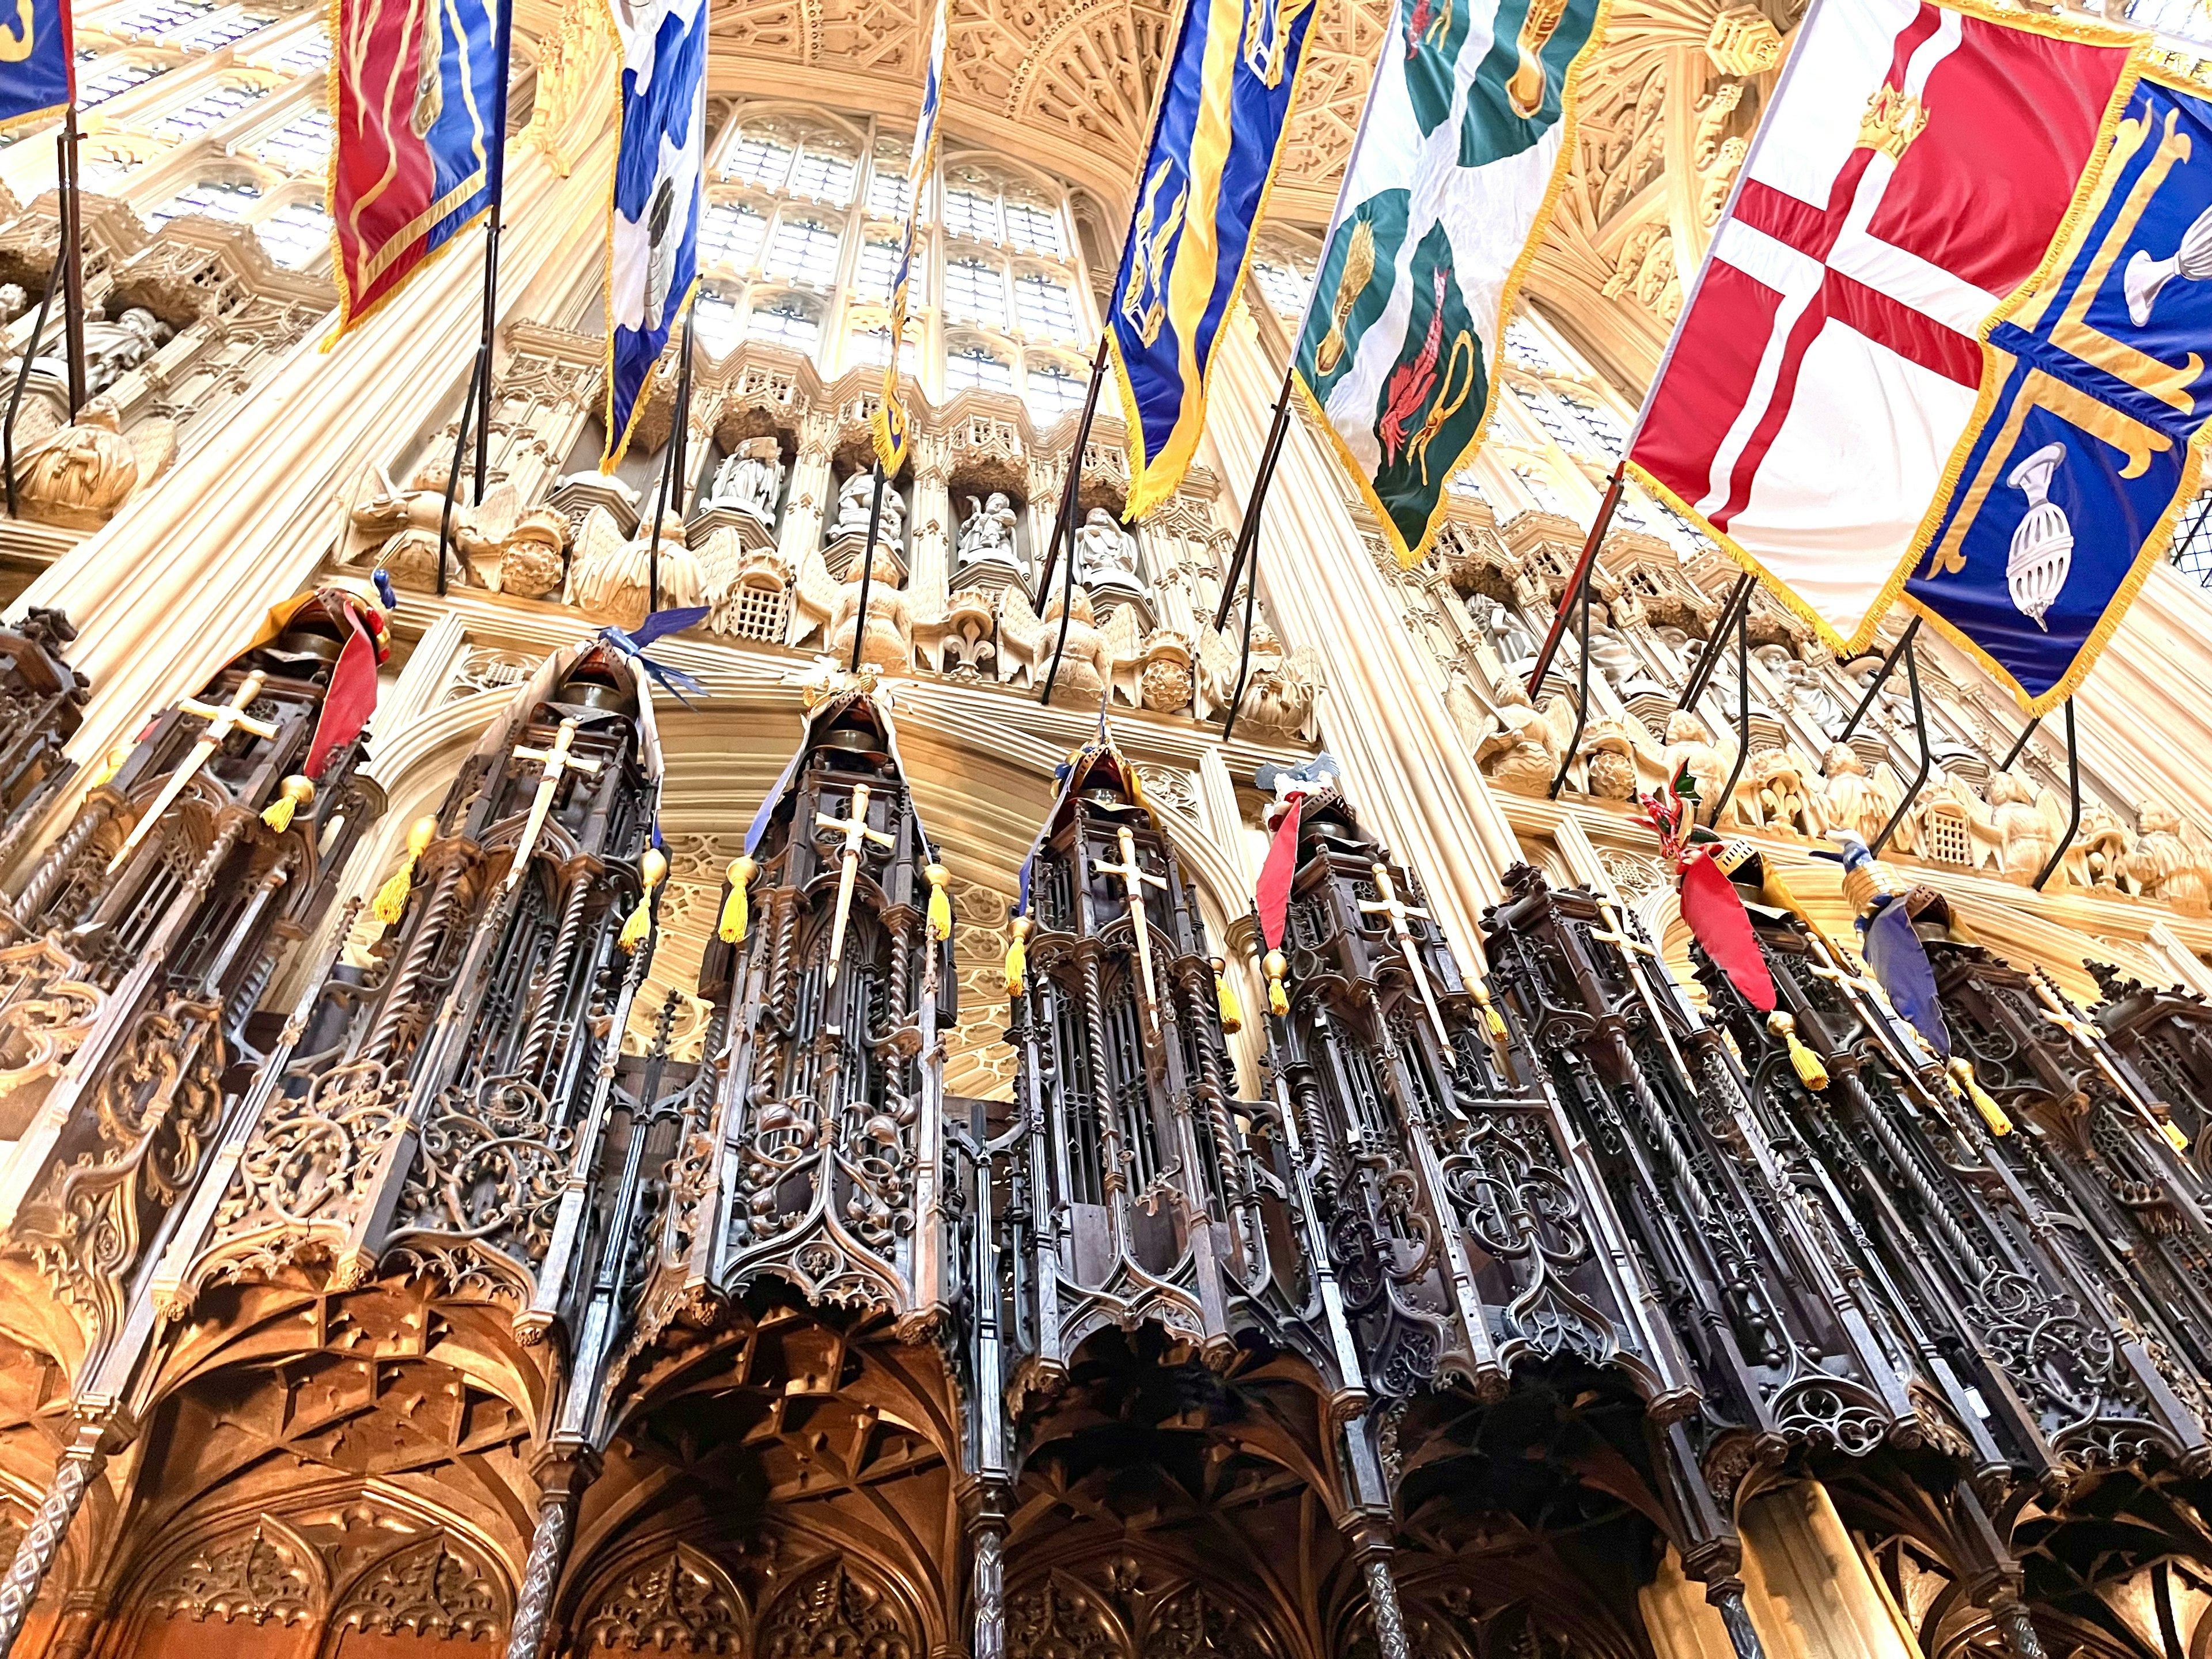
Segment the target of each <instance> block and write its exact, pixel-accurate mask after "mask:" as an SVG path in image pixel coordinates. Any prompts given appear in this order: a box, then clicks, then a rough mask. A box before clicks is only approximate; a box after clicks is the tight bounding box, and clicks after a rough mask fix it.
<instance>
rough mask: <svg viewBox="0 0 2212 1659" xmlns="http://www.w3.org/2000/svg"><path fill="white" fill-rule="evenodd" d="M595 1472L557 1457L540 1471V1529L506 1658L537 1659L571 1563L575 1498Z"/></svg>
mask: <svg viewBox="0 0 2212 1659" xmlns="http://www.w3.org/2000/svg"><path fill="white" fill-rule="evenodd" d="M596 1472H597V1471H596V1468H594V1466H593V1465H592V1462H590V1461H589V1460H587V1459H586V1458H583V1457H580V1456H575V1455H550V1456H548V1457H547V1458H545V1459H544V1461H543V1462H541V1463H540V1464H539V1466H538V1525H537V1528H536V1529H535V1530H534V1531H532V1534H530V1559H529V1560H528V1562H527V1563H526V1565H524V1567H523V1571H522V1591H521V1594H520V1595H517V1596H516V1597H515V1601H514V1626H513V1629H512V1630H510V1631H509V1632H507V1659H538V1650H540V1649H541V1648H543V1647H544V1645H545V1632H546V1627H547V1626H548V1625H549V1624H550V1622H551V1621H552V1617H553V1597H554V1593H555V1592H556V1590H558V1589H560V1587H561V1570H562V1567H563V1566H564V1565H567V1563H568V1535H569V1532H570V1529H571V1528H572V1526H573V1524H574V1520H575V1510H576V1499H577V1497H578V1495H579V1494H580V1493H581V1492H582V1491H583V1489H584V1486H585V1484H586V1482H587V1481H589V1480H590V1479H591V1478H592V1474H595V1473H596Z"/></svg>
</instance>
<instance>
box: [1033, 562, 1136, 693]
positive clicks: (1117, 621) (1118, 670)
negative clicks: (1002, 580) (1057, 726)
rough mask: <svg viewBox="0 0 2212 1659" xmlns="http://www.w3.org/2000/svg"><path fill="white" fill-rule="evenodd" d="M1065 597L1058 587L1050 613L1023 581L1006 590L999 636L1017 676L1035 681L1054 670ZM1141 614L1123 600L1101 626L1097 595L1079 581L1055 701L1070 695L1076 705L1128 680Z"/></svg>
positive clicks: (1069, 615) (1048, 603)
mask: <svg viewBox="0 0 2212 1659" xmlns="http://www.w3.org/2000/svg"><path fill="white" fill-rule="evenodd" d="M999 640H1000V644H1001V646H1002V647H1004V649H1005V652H1006V660H1007V662H1008V664H1009V665H1011V666H1012V667H1013V669H1014V670H1015V674H1016V677H1017V678H1019V679H1022V680H1024V681H1026V683H1027V684H1031V685H1038V684H1042V683H1043V681H1044V677H1045V676H1046V675H1047V674H1048V673H1050V672H1051V671H1052V655H1053V653H1054V650H1055V649H1058V648H1059V645H1060V594H1059V592H1057V591H1055V592H1054V593H1053V595H1052V597H1051V598H1050V599H1048V600H1046V601H1045V607H1044V615H1043V616H1042V617H1039V616H1037V615H1036V612H1035V611H1031V610H1030V598H1029V593H1028V591H1027V590H1026V589H1024V587H1023V586H1021V584H1020V583H1018V582H1017V583H1015V584H1014V585H1013V586H1011V587H1009V588H1007V589H1006V597H1005V598H1004V599H1002V600H1001V601H1000V606H999ZM1139 654H1140V653H1139V650H1138V646H1137V613H1136V611H1135V610H1134V609H1133V607H1131V606H1128V605H1123V606H1121V609H1119V610H1118V611H1115V613H1114V614H1113V615H1112V616H1111V617H1109V618H1108V619H1107V622H1106V626H1105V627H1103V628H1101V627H1099V625H1098V623H1097V617H1096V613H1095V612H1094V611H1092V609H1091V594H1090V592H1089V590H1088V589H1086V588H1085V587H1084V586H1083V585H1082V584H1081V583H1077V584H1076V586H1075V589H1074V592H1073V602H1072V604H1071V605H1070V606H1069V610H1068V613H1067V647H1066V650H1064V651H1062V652H1061V653H1060V678H1058V679H1057V680H1056V681H1054V689H1053V700H1054V702H1058V701H1059V700H1060V696H1062V695H1065V696H1066V697H1067V699H1068V702H1069V704H1070V706H1071V707H1080V706H1082V705H1085V704H1087V703H1091V702H1096V701H1097V699H1098V698H1100V697H1101V696H1104V695H1105V694H1106V692H1107V690H1108V689H1109V687H1112V686H1116V685H1120V686H1121V688H1122V690H1123V693H1124V695H1125V696H1126V695H1127V691H1128V688H1127V685H1126V684H1123V682H1124V680H1125V678H1126V677H1127V674H1128V672H1129V671H1131V670H1133V668H1134V667H1135V665H1136V663H1137V659H1138V658H1139Z"/></svg>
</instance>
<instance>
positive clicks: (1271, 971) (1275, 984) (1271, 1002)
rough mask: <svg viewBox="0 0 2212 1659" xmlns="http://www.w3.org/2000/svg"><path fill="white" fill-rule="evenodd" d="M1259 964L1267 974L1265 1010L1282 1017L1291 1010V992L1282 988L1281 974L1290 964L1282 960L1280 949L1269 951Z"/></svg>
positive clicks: (1286, 971) (1288, 969)
mask: <svg viewBox="0 0 2212 1659" xmlns="http://www.w3.org/2000/svg"><path fill="white" fill-rule="evenodd" d="M1260 966H1261V968H1263V969H1266V970H1267V1012H1269V1013H1271V1014H1273V1015H1274V1017H1275V1018H1277V1019H1282V1018H1285V1017H1286V1016H1287V1015H1288V1014H1289V1013H1290V1012H1291V994H1290V993H1289V992H1288V991H1287V990H1285V988H1284V987H1283V975H1285V974H1286V973H1288V972H1289V971H1290V967H1291V964H1290V963H1287V962H1285V961H1284V960H1283V953H1282V952H1281V951H1268V952H1267V955H1266V956H1265V957H1261V962H1260Z"/></svg>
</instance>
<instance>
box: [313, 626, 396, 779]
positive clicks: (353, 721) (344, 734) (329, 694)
mask: <svg viewBox="0 0 2212 1659" xmlns="http://www.w3.org/2000/svg"><path fill="white" fill-rule="evenodd" d="M345 619H346V623H347V624H348V626H349V627H350V628H351V629H352V630H353V632H352V635H351V637H350V638H349V639H348V640H347V641H346V642H345V648H344V649H343V650H342V651H340V652H339V653H338V660H337V667H335V668H333V669H332V670H331V689H330V690H328V691H326V692H325V693H324V694H323V712H322V714H320V715H319V717H318V718H317V719H316V721H315V735H314V737H313V739H312V740H311V741H310V742H309V743H308V744H307V764H306V765H304V766H302V767H301V769H300V770H301V772H302V773H304V774H305V775H307V777H308V778H309V779H310V780H313V779H319V778H320V777H321V776H322V775H323V769H324V768H325V767H326V766H328V765H329V764H330V763H331V756H333V755H335V754H336V753H337V751H338V750H341V749H343V748H344V747H345V746H346V745H347V744H349V743H351V742H352V741H353V740H354V739H355V738H357V737H359V736H360V735H361V728H362V726H366V725H368V717H369V716H370V715H371V714H374V713H375V712H376V658H377V651H376V641H374V640H373V639H372V638H370V636H369V632H368V625H367V624H366V623H363V622H362V616H361V612H360V611H356V609H355V608H354V607H353V606H352V605H347V606H346V607H345Z"/></svg>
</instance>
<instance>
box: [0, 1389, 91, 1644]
mask: <svg viewBox="0 0 2212 1659" xmlns="http://www.w3.org/2000/svg"><path fill="white" fill-rule="evenodd" d="M107 1452H108V1444H107V1431H106V1426H105V1425H101V1424H98V1423H83V1422H81V1423H79V1424H78V1425H77V1428H76V1432H75V1434H74V1435H72V1436H71V1437H70V1443H69V1444H68V1445H66V1446H64V1448H63V1449H62V1455H61V1460H60V1462H58V1463H56V1464H55V1465H54V1478H53V1483H52V1485H51V1486H48V1487H47V1488H46V1498H45V1499H44V1500H43V1501H42V1502H41V1503H40V1505H39V1512H38V1513H37V1514H36V1515H34V1516H32V1517H31V1524H30V1526H29V1527H28V1528H26V1529H25V1531H24V1533H23V1537H22V1541H21V1542H20V1543H19V1544H17V1545H16V1546H15V1560H14V1561H13V1562H11V1563H9V1567H8V1576H7V1577H5V1578H0V1659H7V1656H8V1655H9V1654H10V1653H12V1652H13V1651H14V1650H15V1638H17V1637H19V1636H21V1634H22V1633H23V1621H24V1620H26V1619H27V1618H29V1617H30V1613H31V1607H32V1606H33V1603H35V1602H36V1601H38V1599H39V1592H40V1590H41V1589H44V1588H45V1586H46V1574H47V1573H48V1571H51V1570H52V1567H53V1565H54V1557H55V1556H56V1555H57V1554H58V1553H60V1551H61V1547H62V1540H64V1538H66V1537H68V1536H69V1529H70V1522H72V1521H74V1520H76V1512H77V1510H78V1509H79V1507H80V1506H82V1504H83V1503H84V1495H85V1492H87V1491H88V1489H89V1488H90V1486H92V1483H93V1482H94V1480H97V1479H98V1478H99V1476H100V1471H101V1470H102V1469H104V1468H106V1467H107Z"/></svg>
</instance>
